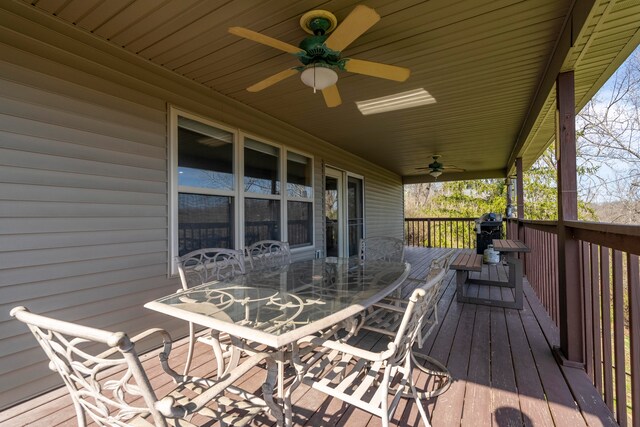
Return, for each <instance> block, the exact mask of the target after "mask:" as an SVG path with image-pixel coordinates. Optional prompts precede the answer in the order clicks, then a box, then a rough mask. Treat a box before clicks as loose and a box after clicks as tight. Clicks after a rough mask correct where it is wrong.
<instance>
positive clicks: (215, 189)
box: [177, 116, 234, 256]
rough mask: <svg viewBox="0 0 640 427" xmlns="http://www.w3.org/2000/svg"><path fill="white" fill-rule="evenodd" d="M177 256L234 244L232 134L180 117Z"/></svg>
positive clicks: (228, 246)
mask: <svg viewBox="0 0 640 427" xmlns="http://www.w3.org/2000/svg"><path fill="white" fill-rule="evenodd" d="M177 139H178V144H177V150H178V153H177V154H178V156H177V157H178V165H177V166H178V203H177V205H178V236H177V244H178V248H177V255H179V256H182V255H184V254H186V253H188V252H191V251H193V250H196V249H200V248H206V247H218V248H233V247H234V238H233V237H234V208H233V207H234V197H233V194H230V193H232V192H233V190H234V183H233V160H234V155H233V145H234V144H233V142H234V134H233V133H231V132H228V131H225V130H222V129H218V128H215V127H212V126H209V125H207V124H204V123H200V122H197V121H195V120H192V119H189V118H187V117H182V116H180V117H178V129H177Z"/></svg>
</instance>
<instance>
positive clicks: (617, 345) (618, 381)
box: [613, 250, 627, 427]
mask: <svg viewBox="0 0 640 427" xmlns="http://www.w3.org/2000/svg"><path fill="white" fill-rule="evenodd" d="M613 337H614V339H613V344H614V349H615V357H614V360H615V387H616V419H617V421H618V424H620V427H626V425H627V392H626V382H627V379H626V374H625V351H624V289H623V273H622V252H620V251H616V250H614V251H613Z"/></svg>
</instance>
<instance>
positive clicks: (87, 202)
mask: <svg viewBox="0 0 640 427" xmlns="http://www.w3.org/2000/svg"><path fill="white" fill-rule="evenodd" d="M25 13H27V12H25ZM28 13H31V12H28ZM28 13H27V14H28ZM31 18H33V21H32V20H31ZM168 105H175V106H177V107H179V108H181V109H184V110H186V111H191V112H193V113H195V114H198V115H201V116H203V117H207V118H210V119H211V120H215V121H218V122H221V123H225V124H228V125H230V126H234V127H238V128H240V129H242V130H245V131H247V132H250V133H252V134H255V135H260V136H262V137H264V138H268V139H270V140H273V141H277V142H280V143H283V144H286V145H288V146H290V147H292V148H297V149H300V150H303V151H305V152H308V153H310V154H312V155H314V156H315V157H314V158H315V183H314V186H315V188H316V196H315V198H316V203H315V226H316V230H315V238H316V242H315V243H316V247H317V248H319V249H322V248H323V247H324V230H323V228H324V227H323V225H324V224H323V218H324V216H323V213H322V194H323V191H322V187H323V179H322V177H323V169H322V166H323V164H325V163H326V164H331V165H332V166H336V167H340V168H343V169H345V170H347V171H350V172H354V173H356V174H359V175H363V176H364V178H365V210H366V211H365V213H366V224H365V227H366V233H367V235H391V236H396V237H402V233H403V211H402V209H403V208H402V185H401V179H400V177H399V176H397V175H395V174H392V173H390V172H388V171H385V170H383V169H381V168H379V167H376V166H374V165H372V164H370V163H368V162H365V161H364V160H362V159H360V158H358V157H356V156H353V155H351V154H349V153H347V152H344V151H342V150H340V149H338V148H336V147H334V146H331V145H330V144H328V143H327V142H325V141H321V140H319V139H317V138H314V137H311V136H310V135H308V134H306V133H304V132H302V131H299V130H297V129H295V128H292V127H290V126H287V125H286V124H283V123H282V122H279V121H277V120H274V119H272V118H270V117H268V116H266V115H264V114H262V113H260V112H257V111H253V110H250V109H248V108H247V107H246V106H243V105H240V104H237V103H235V102H234V101H233V100H230V99H226V98H224V97H222V96H220V95H218V94H216V93H214V92H208V91H207V90H203V89H202V88H201V87H199V86H197V85H195V84H193V83H192V82H190V81H188V80H186V79H181V78H179V77H176V76H173V75H172V74H170V73H168V72H166V71H165V70H161V69H159V68H157V67H155V66H152V65H150V64H148V63H147V62H145V61H143V60H140V59H139V58H137V57H134V56H131V55H129V54H127V53H126V52H122V51H121V50H120V49H118V48H116V47H114V46H112V45H109V44H108V43H104V42H102V41H100V40H98V39H96V38H94V37H92V36H91V35H89V34H86V33H84V32H81V31H79V30H77V29H75V28H73V27H71V26H67V25H64V24H60V23H58V22H56V21H55V20H53V19H51V18H50V17H46V16H40V15H36V14H34V15H33V17H30V20H25V19H24V18H22V17H21V16H15V15H12V14H11V13H10V12H7V11H4V10H2V9H1V6H0V340H1V343H2V345H0V409H1V408H4V407H7V406H10V405H12V404H14V403H17V402H18V401H20V400H24V399H25V398H28V397H31V396H34V395H36V394H39V393H41V392H43V391H45V390H47V389H50V388H52V387H55V386H58V385H60V382H59V381H58V378H57V376H56V375H55V374H52V373H51V371H49V369H48V367H47V364H46V363H43V361H44V354H43V353H42V351H41V350H40V348H39V347H38V346H37V343H36V341H35V340H34V339H33V337H32V336H31V334H30V333H28V331H27V329H26V328H25V327H24V326H23V325H21V324H20V323H18V322H17V321H15V320H13V319H11V318H10V316H9V311H10V309H11V308H12V307H14V306H17V305H24V306H27V307H28V308H29V309H31V310H32V311H34V312H37V313H42V314H46V315H50V316H53V317H57V318H60V319H64V320H69V321H73V322H78V323H82V324H85V325H89V326H95V327H99V328H105V329H110V330H124V331H127V332H128V333H129V334H135V333H137V332H140V331H142V330H144V329H147V328H149V327H152V326H153V327H164V328H167V329H168V330H170V331H171V333H172V334H173V335H174V336H180V335H183V334H184V333H186V325H184V324H182V322H178V321H172V320H171V319H168V318H167V317H166V316H161V315H157V314H153V313H151V312H149V311H147V310H144V309H142V305H143V304H144V303H145V302H147V301H149V300H151V299H154V298H157V297H159V296H162V295H166V294H169V293H172V292H174V291H175V290H176V289H177V288H178V287H179V282H178V279H177V278H175V277H167V270H168V268H167V267H168V266H167V262H168V247H169V230H168V176H169V173H168V170H167V146H168V136H167V126H168V125H167V121H168V118H167V110H168ZM314 252H315V250H314V248H310V249H309V250H307V251H302V252H298V253H296V254H295V258H297V259H300V258H306V257H312V256H313V255H314ZM139 350H144V349H139Z"/></svg>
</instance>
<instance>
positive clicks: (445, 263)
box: [425, 251, 455, 282]
mask: <svg viewBox="0 0 640 427" xmlns="http://www.w3.org/2000/svg"><path fill="white" fill-rule="evenodd" d="M454 254H455V251H449V252H447V253H446V254H445V255H443V256H441V257H439V258H436V259H434V260H433V261H431V265H430V266H429V271H428V272H427V276H426V277H425V281H427V282H428V281H429V280H430V279H431V278H433V277H435V276H436V275H437V274H438V273H439V272H440V270H444V271H445V274H446V271H447V270H449V265H450V264H451V261H452V260H453V255H454Z"/></svg>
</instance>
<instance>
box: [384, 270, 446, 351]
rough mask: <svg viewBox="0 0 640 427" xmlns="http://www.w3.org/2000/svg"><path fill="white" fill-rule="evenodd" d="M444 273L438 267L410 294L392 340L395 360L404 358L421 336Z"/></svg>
mask: <svg viewBox="0 0 640 427" xmlns="http://www.w3.org/2000/svg"><path fill="white" fill-rule="evenodd" d="M446 273H447V271H446V270H444V269H439V271H438V273H437V274H436V275H435V276H433V277H431V278H430V279H428V280H426V281H425V283H424V285H422V286H420V287H418V288H416V289H415V290H414V291H413V293H412V294H411V297H410V298H409V304H408V305H407V308H406V310H405V313H404V316H403V318H402V322H401V323H400V327H399V328H398V331H397V332H396V336H395V338H394V340H393V342H394V343H395V345H396V352H395V354H394V356H393V358H394V360H395V361H396V362H400V361H401V359H404V358H405V357H406V356H407V355H408V352H410V351H411V348H412V347H413V344H414V343H415V342H416V340H417V339H418V337H419V336H422V335H421V332H422V327H423V325H424V320H425V318H426V316H427V315H428V314H429V312H430V311H431V310H432V309H433V308H434V306H435V304H436V302H437V295H438V292H439V289H440V286H441V284H442V282H443V279H444V276H445V275H446Z"/></svg>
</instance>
